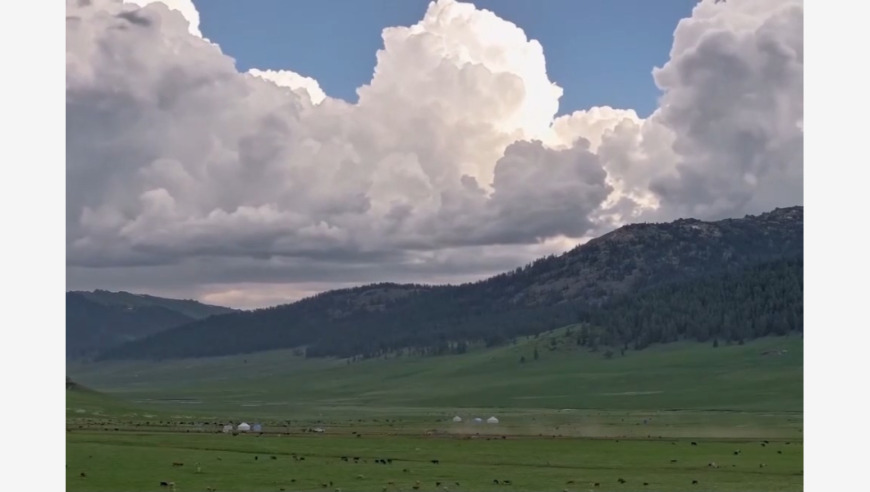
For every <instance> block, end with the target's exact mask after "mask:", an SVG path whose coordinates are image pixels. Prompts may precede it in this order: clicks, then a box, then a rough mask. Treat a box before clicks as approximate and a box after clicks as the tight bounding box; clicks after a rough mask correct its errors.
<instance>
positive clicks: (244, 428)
mask: <svg viewBox="0 0 870 492" xmlns="http://www.w3.org/2000/svg"><path fill="white" fill-rule="evenodd" d="M236 429H238V431H239V432H248V431H250V430H251V426H250V425H248V424H247V423H245V422H242V423H241V424H239V426H238V427H236Z"/></svg>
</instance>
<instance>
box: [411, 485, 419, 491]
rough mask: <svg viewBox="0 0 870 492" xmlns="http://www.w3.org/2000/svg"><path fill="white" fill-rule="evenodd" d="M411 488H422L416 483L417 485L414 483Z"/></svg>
mask: <svg viewBox="0 0 870 492" xmlns="http://www.w3.org/2000/svg"><path fill="white" fill-rule="evenodd" d="M411 488H412V489H414V490H420V486H419V485H416V484H415V485H412V486H411Z"/></svg>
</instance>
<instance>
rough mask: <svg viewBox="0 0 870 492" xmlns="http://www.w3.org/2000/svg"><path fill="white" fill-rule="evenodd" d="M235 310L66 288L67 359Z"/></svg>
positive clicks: (117, 293)
mask: <svg viewBox="0 0 870 492" xmlns="http://www.w3.org/2000/svg"><path fill="white" fill-rule="evenodd" d="M230 312H234V311H233V310H232V309H228V308H223V307H218V306H209V305H206V304H201V303H198V302H196V301H179V300H174V299H164V298H160V297H153V296H140V295H136V294H130V293H127V292H107V291H95V292H67V294H66V355H67V359H78V358H82V357H88V356H90V355H93V354H95V353H98V352H100V351H103V350H107V349H109V348H111V347H114V346H116V345H118V344H121V343H124V342H128V341H131V340H137V339H140V338H142V337H146V336H148V335H153V334H155V333H158V332H161V331H163V330H166V329H169V328H173V327H177V326H181V325H183V324H186V323H190V322H193V321H196V320H197V319H205V318H206V317H208V316H210V315H212V314H225V313H230Z"/></svg>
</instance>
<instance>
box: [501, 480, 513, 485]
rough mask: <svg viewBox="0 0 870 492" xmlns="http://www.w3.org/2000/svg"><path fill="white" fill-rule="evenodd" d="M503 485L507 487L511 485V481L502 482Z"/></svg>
mask: <svg viewBox="0 0 870 492" xmlns="http://www.w3.org/2000/svg"><path fill="white" fill-rule="evenodd" d="M501 483H503V484H505V485H510V484H511V481H510V480H502V481H501Z"/></svg>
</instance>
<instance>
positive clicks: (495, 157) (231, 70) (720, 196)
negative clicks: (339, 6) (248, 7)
mask: <svg viewBox="0 0 870 492" xmlns="http://www.w3.org/2000/svg"><path fill="white" fill-rule="evenodd" d="M142 5H144V7H142ZM802 26H803V8H802V5H801V2H799V1H789V0H781V1H779V0H778V1H773V0H771V1H767V2H756V1H752V0H728V1H727V2H714V1H713V0H705V1H702V2H701V3H699V4H698V5H697V6H696V7H695V9H694V10H693V13H692V16H691V17H690V18H687V19H684V20H682V21H681V22H680V24H679V25H678V26H677V28H676V30H675V32H674V44H673V48H672V50H671V53H670V59H669V60H668V61H667V63H665V64H664V66H662V67H661V68H656V69H655V70H653V73H652V74H651V76H652V77H653V78H654V80H655V83H656V84H657V85H658V86H659V88H660V89H661V90H662V97H661V100H660V105H659V108H658V109H657V110H656V111H655V112H654V113H653V114H652V115H651V116H650V117H648V118H646V119H642V118H639V117H638V115H637V113H636V112H635V111H633V110H631V109H618V108H610V107H596V108H590V109H587V110H580V111H575V112H574V113H571V114H567V115H564V116H561V117H558V118H557V117H556V114H557V113H558V109H559V99H560V97H561V95H562V93H563V89H562V88H560V87H559V86H557V85H556V84H554V83H553V82H551V81H550V80H549V78H548V76H547V72H546V63H545V58H544V49H543V47H542V46H541V45H540V43H538V42H537V41H536V40H532V39H528V37H527V36H526V34H525V33H524V31H523V30H522V28H521V27H519V26H517V25H515V24H513V23H510V22H508V21H505V20H503V19H500V18H499V17H498V16H497V15H496V14H494V13H492V12H489V11H486V10H481V9H478V8H476V7H475V6H474V5H472V4H470V3H463V2H457V1H454V0H438V1H436V2H432V3H430V5H429V8H428V9H427V11H426V13H425V15H424V17H423V19H421V20H420V21H419V22H418V23H416V24H414V25H412V26H407V27H401V26H399V27H391V28H387V29H385V30H384V31H383V33H382V37H383V41H384V46H383V48H382V49H381V50H379V51H378V53H377V63H376V65H375V67H374V72H373V76H372V79H371V81H370V82H369V83H368V84H366V85H363V86H362V87H359V88H358V90H357V92H358V94H359V101H358V102H357V103H355V104H350V103H347V102H345V101H343V100H340V99H334V98H331V97H329V95H327V94H325V93H324V91H323V90H322V89H321V88H320V85H319V83H318V82H317V81H316V80H315V79H313V78H310V77H305V76H302V75H300V74H298V73H296V72H293V71H292V70H290V69H292V67H288V68H289V69H287V70H277V71H276V70H257V69H253V70H250V71H249V72H239V71H238V70H237V69H236V67H235V63H234V60H233V59H232V58H231V57H229V56H227V55H226V54H224V53H223V52H222V51H221V49H220V47H219V46H217V45H216V44H213V43H211V42H209V41H208V40H205V39H203V38H202V34H201V33H200V31H199V14H198V13H197V11H196V9H195V7H194V5H193V3H192V2H190V1H189V0H186V1H182V0H159V1H157V0H135V1H133V2H129V3H122V2H121V1H120V0H115V1H112V0H90V1H87V0H68V1H67V82H66V91H67V124H68V132H67V200H68V203H67V226H68V227H67V230H68V232H67V238H68V239H67V241H68V242H67V253H68V275H69V277H70V281H71V283H72V284H74V286H82V287H86V286H87V287H96V286H105V285H96V284H98V283H99V282H104V283H110V284H117V283H118V282H121V281H122V280H120V279H123V278H128V279H129V278H141V279H143V280H142V282H143V283H142V287H143V288H145V287H147V288H150V289H152V290H154V289H155V288H160V286H167V288H169V287H168V286H170V285H172V286H173V287H172V288H174V289H177V288H178V285H177V284H178V283H179V282H182V283H183V282H188V283H191V284H194V283H198V284H209V283H211V284H214V285H221V286H225V288H226V289H227V290H226V292H230V291H234V290H233V289H234V288H233V287H232V285H234V284H235V285H241V284H245V285H251V284H252V283H254V284H255V283H257V282H263V283H268V284H275V283H282V282H283V283H286V284H293V283H294V282H304V283H306V284H307V285H311V284H312V283H314V284H317V285H321V284H323V283H327V282H331V283H335V284H342V283H346V282H362V281H366V280H371V281H376V280H393V279H404V280H417V281H421V280H427V279H432V278H435V277H434V276H433V275H435V274H436V273H439V274H440V275H441V276H440V277H438V278H442V277H443V275H445V272H453V274H454V275H463V276H464V277H463V278H465V277H467V276H469V275H474V274H478V275H482V274H485V273H492V272H494V271H497V270H500V269H506V268H510V267H512V266H515V263H522V262H524V261H527V260H529V259H531V258H533V257H534V256H535V255H539V254H543V253H544V252H548V253H549V252H553V250H554V248H556V247H557V246H555V245H559V246H558V247H564V246H565V245H566V244H571V243H572V242H576V241H578V240H580V238H584V237H588V236H589V235H591V234H597V233H600V232H603V231H606V230H608V229H611V228H613V227H616V226H618V225H620V224H622V223H625V222H627V221H632V220H648V219H656V220H669V219H673V218H676V217H679V216H696V217H700V218H718V217H723V216H728V215H735V214H741V213H749V212H760V211H763V210H766V209H769V208H772V207H774V206H786V205H793V204H797V203H802V197H803V195H802V181H803V173H802V166H803V151H802V145H803V130H802V120H803V102H802V98H803V95H802V91H803V73H802V71H803V38H802ZM494 250H498V251H501V252H502V253H500V254H499V255H498V256H497V257H493V256H491V255H487V253H486V252H487V251H494ZM446 258H449V261H448V260H445V259H446ZM442 260H443V261H442ZM145 266H147V268H148V269H149V272H150V273H149V274H147V275H146V274H143V273H142V272H143V270H142V267H145ZM134 272H135V275H134ZM157 272H159V274H158V273H157ZM270 272H271V273H270ZM274 272H280V274H278V275H277V276H276V274H275V273H274ZM185 279H186V280H185ZM92 284H93V285H92ZM146 284H147V285H146ZM106 287H108V286H106ZM131 288H132V287H131ZM191 288H192V287H191ZM222 288H223V287H222ZM197 289H200V290H199V291H198V292H205V291H203V290H201V289H202V287H201V285H200V286H199V287H197ZM235 290H238V289H235ZM290 290H293V289H290ZM300 290H304V289H300V288H296V289H295V291H300ZM265 291H268V292H270V294H269V295H270V296H273V295H274V292H275V289H273V288H269V289H266V290H265ZM206 293H207V294H208V295H210V296H212V297H213V298H220V295H221V293H220V292H212V291H209V292H206ZM204 295H205V294H204ZM227 295H228V296H229V294H227ZM227 298H229V297H227ZM270 298H271V297H270Z"/></svg>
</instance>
